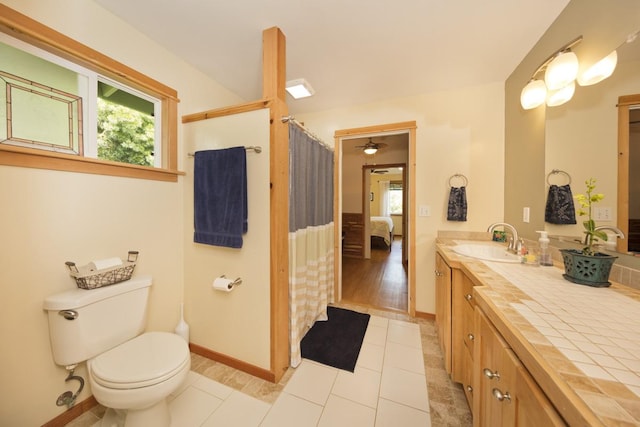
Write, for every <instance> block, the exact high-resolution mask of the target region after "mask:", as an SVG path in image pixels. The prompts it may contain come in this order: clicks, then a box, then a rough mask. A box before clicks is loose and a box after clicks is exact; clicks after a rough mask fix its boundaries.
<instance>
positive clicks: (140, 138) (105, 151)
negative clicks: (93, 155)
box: [97, 81, 156, 166]
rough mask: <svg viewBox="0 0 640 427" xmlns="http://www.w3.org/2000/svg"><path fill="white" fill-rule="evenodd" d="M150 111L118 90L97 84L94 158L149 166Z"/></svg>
mask: <svg viewBox="0 0 640 427" xmlns="http://www.w3.org/2000/svg"><path fill="white" fill-rule="evenodd" d="M154 108H155V105H154V103H153V102H151V101H149V100H146V99H143V98H142V97H139V96H137V95H134V94H132V93H131V92H129V91H126V90H124V89H123V88H122V87H119V86H115V85H111V84H108V83H105V82H103V81H100V82H98V118H97V129H98V158H99V159H103V160H113V161H116V162H123V163H131V164H136V165H141V166H153V165H154V150H155V130H156V123H155V119H154Z"/></svg>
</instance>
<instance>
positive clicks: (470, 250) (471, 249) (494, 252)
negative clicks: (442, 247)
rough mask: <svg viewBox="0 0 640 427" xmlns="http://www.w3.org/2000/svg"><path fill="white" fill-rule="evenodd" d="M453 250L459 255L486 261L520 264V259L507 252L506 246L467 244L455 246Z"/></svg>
mask: <svg viewBox="0 0 640 427" xmlns="http://www.w3.org/2000/svg"><path fill="white" fill-rule="evenodd" d="M452 249H453V251H454V252H455V253H457V254H460V255H465V256H468V257H471V258H477V259H482V260H485V261H497V262H513V263H517V262H520V257H519V256H518V255H516V254H512V253H511V252H507V250H506V248H505V247H504V246H497V245H488V244H487V245H484V244H480V243H478V244H472V243H465V244H462V245H456V246H453V248H452Z"/></svg>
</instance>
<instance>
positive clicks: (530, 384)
mask: <svg viewBox="0 0 640 427" xmlns="http://www.w3.org/2000/svg"><path fill="white" fill-rule="evenodd" d="M514 404H515V417H516V419H515V422H514V424H513V425H514V426H516V427H538V426H545V427H547V426H548V427H556V426H566V424H565V422H564V421H563V420H562V418H561V417H560V415H559V414H558V412H557V411H556V409H555V408H554V407H553V405H551V402H549V399H547V396H545V394H544V392H543V391H542V390H541V389H540V387H539V386H538V384H537V383H536V382H535V381H534V379H533V378H532V377H531V375H530V374H529V371H527V370H526V369H525V368H524V366H522V365H520V366H519V367H518V369H517V372H516V399H515V402H514Z"/></svg>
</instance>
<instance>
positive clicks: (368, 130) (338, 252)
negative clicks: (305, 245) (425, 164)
mask: <svg viewBox="0 0 640 427" xmlns="http://www.w3.org/2000/svg"><path fill="white" fill-rule="evenodd" d="M416 129H417V126H416V122H415V121H409V122H399V123H389V124H381V125H374V126H367V127H359V128H351V129H340V130H336V131H335V133H334V140H335V145H334V149H335V151H334V181H333V186H334V188H333V190H334V191H333V195H334V196H333V197H334V200H333V217H334V224H335V234H334V255H335V256H334V294H335V295H336V298H337V300H338V301H340V300H341V299H342V245H341V242H342V141H343V140H345V139H354V138H363V137H370V136H379V135H393V134H400V133H407V134H408V135H409V147H408V149H409V156H408V159H407V166H408V169H409V170H408V173H407V186H408V188H409V197H408V207H407V213H408V215H407V217H408V221H409V224H408V227H407V228H408V235H407V236H406V238H407V241H408V253H407V256H408V268H407V270H408V272H407V283H408V292H407V298H408V299H409V301H408V304H407V307H408V313H409V315H410V316H415V315H416V301H415V299H416V298H415V295H416V283H415V282H416V259H415V253H416V221H415V215H414V211H415V206H416V204H415V203H416V190H415V189H416V185H415V181H416Z"/></svg>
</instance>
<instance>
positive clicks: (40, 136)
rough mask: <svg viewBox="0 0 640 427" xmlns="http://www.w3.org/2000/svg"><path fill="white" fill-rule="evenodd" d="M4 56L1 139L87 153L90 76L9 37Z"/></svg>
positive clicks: (0, 64) (0, 71) (0, 77)
mask: <svg viewBox="0 0 640 427" xmlns="http://www.w3.org/2000/svg"><path fill="white" fill-rule="evenodd" d="M0 58H2V61H1V62H0V84H1V85H2V86H1V87H0V120H1V123H2V124H3V125H2V126H0V142H2V143H4V144H11V145H21V146H27V147H29V146H30V147H33V146H34V145H35V146H37V147H38V148H41V149H47V150H52V151H58V152H66V153H71V154H82V151H83V134H84V132H83V128H82V126H83V103H82V94H83V93H85V92H86V88H87V85H88V78H87V77H86V76H83V75H80V74H78V73H76V72H75V71H72V70H69V69H67V68H65V67H62V66H60V65H57V64H54V63H52V62H49V61H47V60H45V59H42V58H38V57H36V56H34V55H32V54H30V53H27V52H24V51H22V50H20V49H17V48H14V47H12V46H9V45H7V44H4V43H0ZM5 124H6V125H5Z"/></svg>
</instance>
